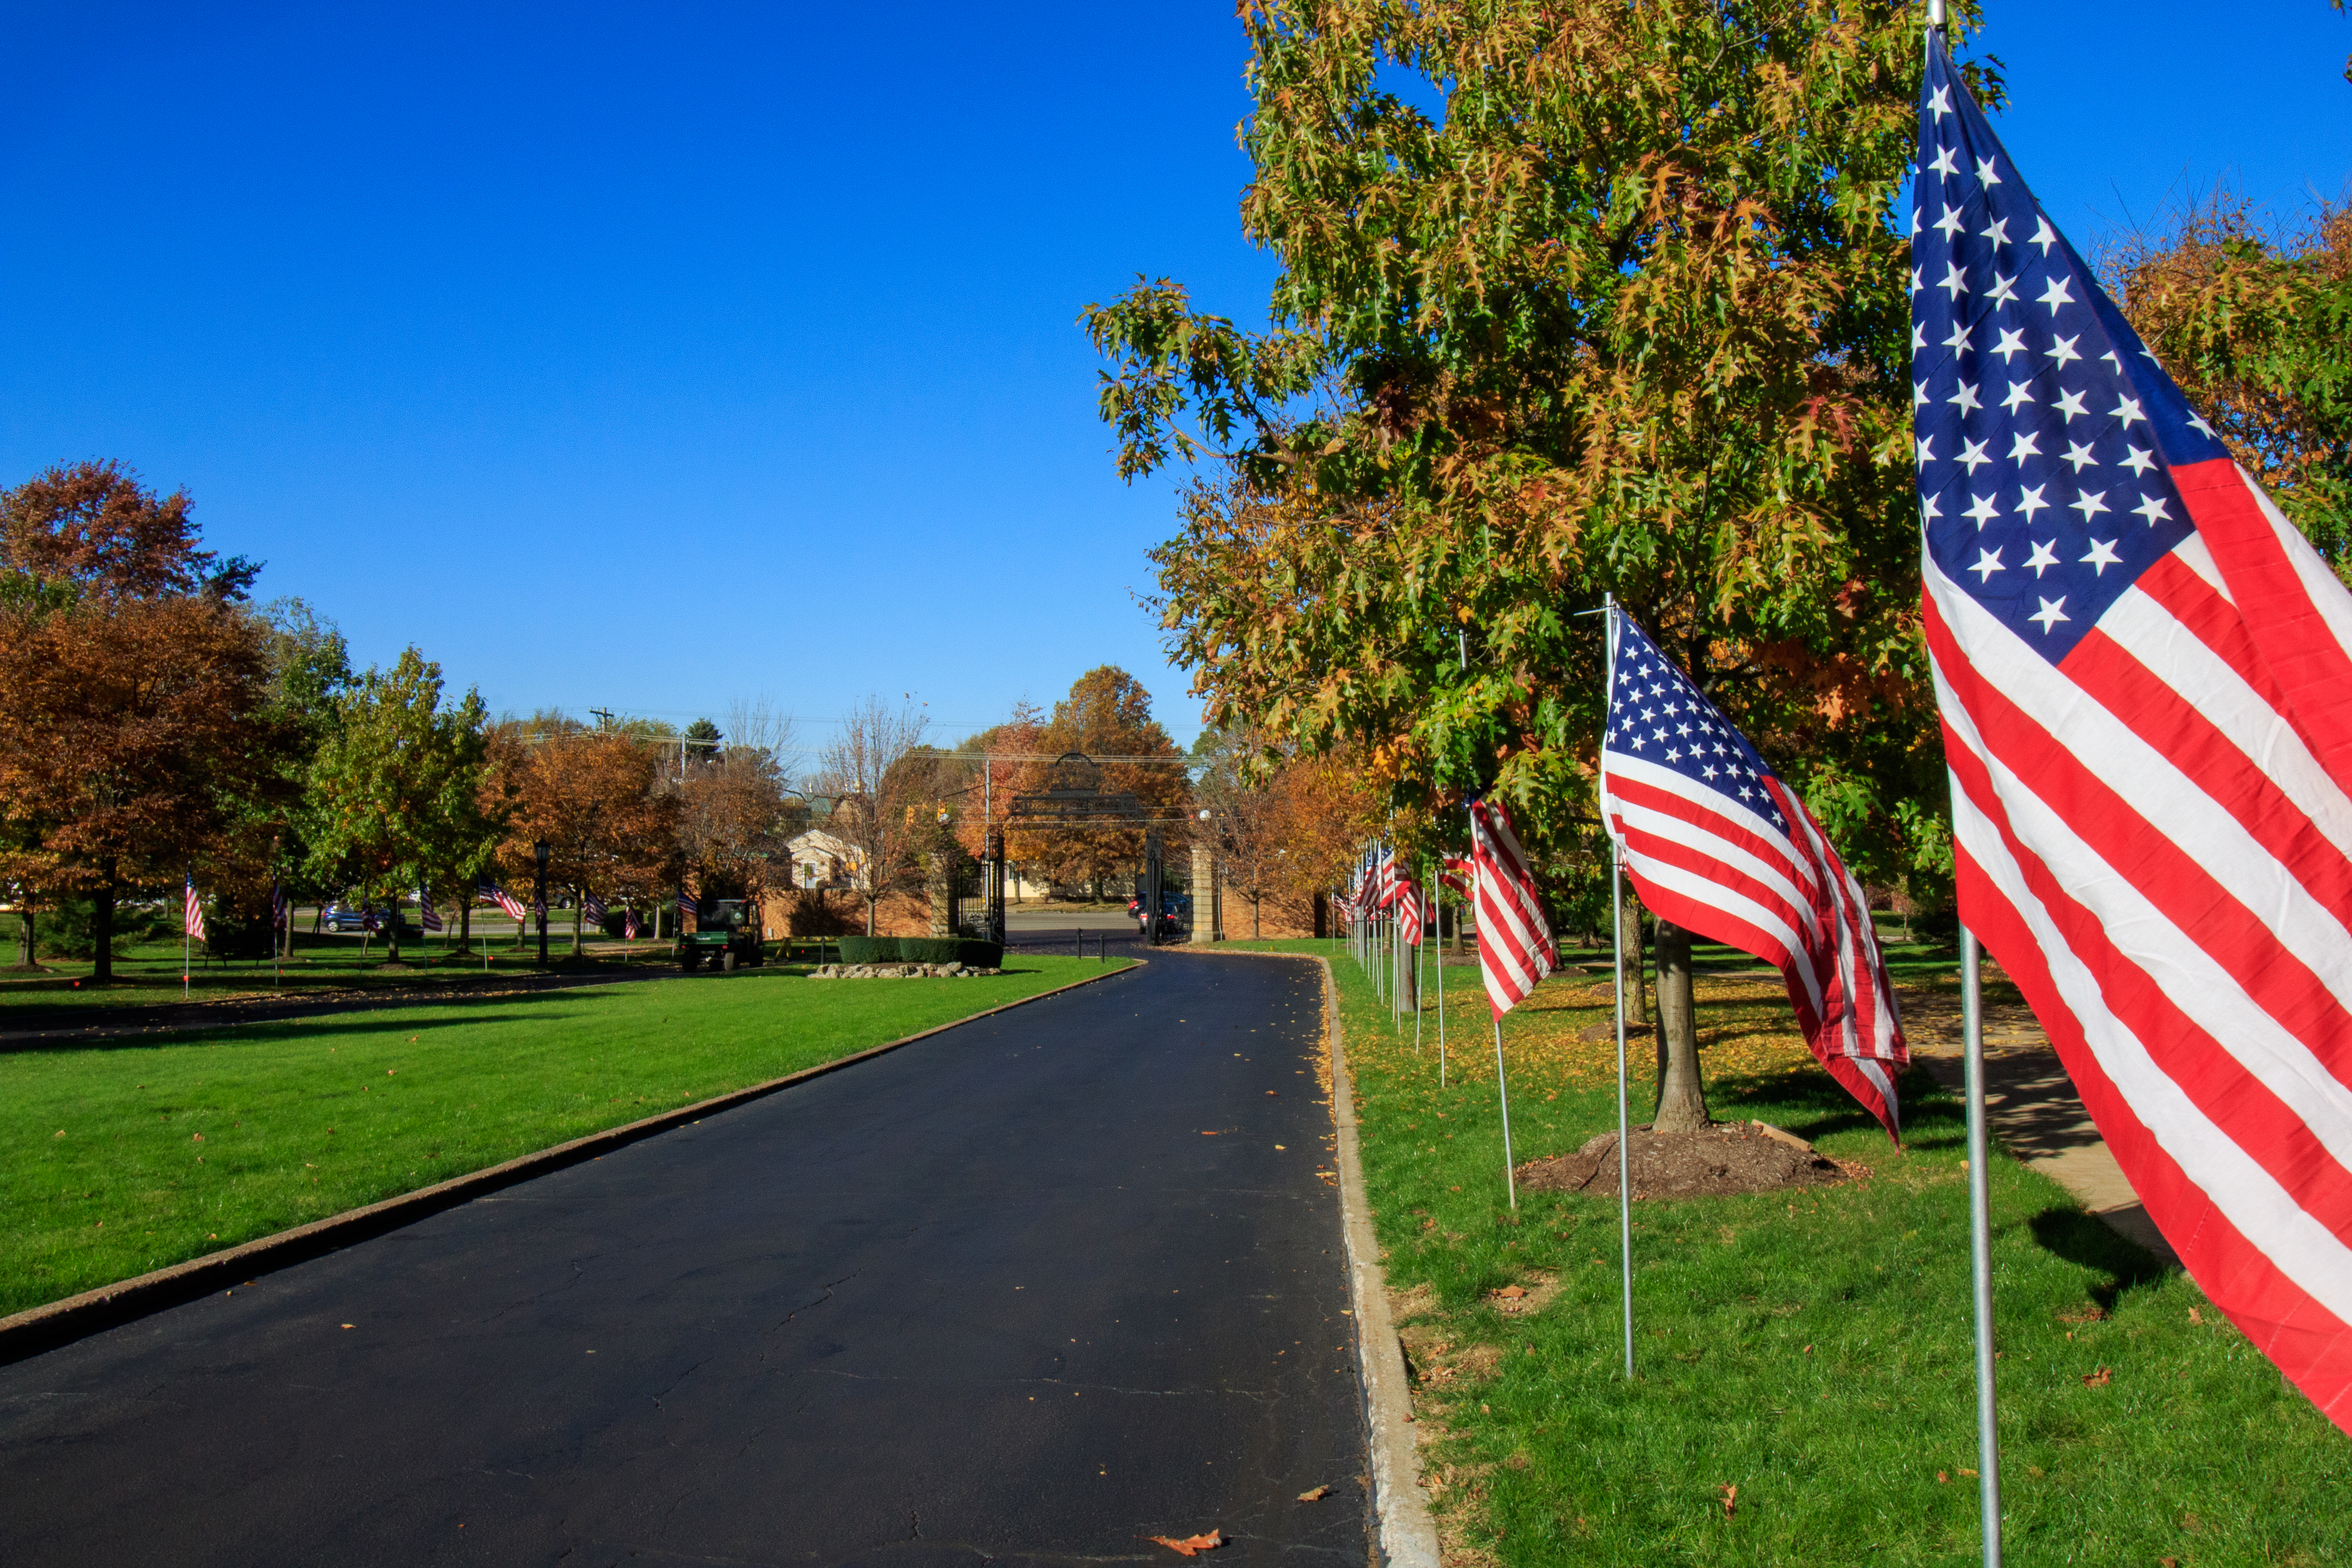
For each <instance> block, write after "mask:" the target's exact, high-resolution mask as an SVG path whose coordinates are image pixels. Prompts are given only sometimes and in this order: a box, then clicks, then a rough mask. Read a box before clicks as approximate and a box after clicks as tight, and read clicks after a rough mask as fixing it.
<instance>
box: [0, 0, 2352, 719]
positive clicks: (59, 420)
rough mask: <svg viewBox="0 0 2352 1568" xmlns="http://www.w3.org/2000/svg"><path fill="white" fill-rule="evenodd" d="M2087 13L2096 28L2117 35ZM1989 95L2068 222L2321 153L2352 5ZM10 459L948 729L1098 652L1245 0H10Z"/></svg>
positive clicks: (1145, 514) (275, 568)
mask: <svg viewBox="0 0 2352 1568" xmlns="http://www.w3.org/2000/svg"><path fill="white" fill-rule="evenodd" d="M2117 26H2122V27H2123V29H2124V31H2123V33H2122V34H2121V35H2120V36H2118V35H2117V34H2116V33H2113V32H2111V31H2110V29H2112V28H2116V27H2117ZM1979 47H1982V48H1984V49H1987V50H1990V52H1992V53H1994V54H1997V55H1999V56H2000V58H2002V60H2003V62H2004V63H2005V65H2006V67H2007V68H2008V76H2009V82H2010V89H2011V97H2012V100H2013V101H2012V105H2011V110H2010V111H2009V113H2008V114H2007V115H2006V116H2005V117H2003V119H2002V120H2001V121H2000V131H2001V133H2002V135H2003V137H2004V138H2005V139H2006V140H2007V142H2009V145H2010V147H2011V152H2012V153H2014V155H2015V156H2016V157H2017V159H2018V161H2019V163H2020V164H2021V167H2022V168H2023V169H2024V170H2025V171H2026V174H2027V175H2028V177H2029V179H2030V180H2031V181H2032V184H2033V185H2034V187H2035V189H2036V191H2037V193H2038V194H2039V195H2041V196H2042V199H2043V201H2044V202H2045V204H2047V205H2048V206H2049V207H2050V208H2051V210H2052V211H2053V213H2054V214H2055V215H2056V216H2057V217H2058V219H2059V221H2060V223H2061V224H2062V225H2063V226H2065V227H2066V228H2067V229H2068V230H2069V232H2070V234H2071V235H2072V236H2073V237H2074V239H2075V241H2076V243H2077V244H2078V245H2081V246H2084V247H2085V248H2087V247H2089V245H2090V244H2091V242H2092V241H2093V240H2094V239H2095V237H2096V236H2097V234H2098V232H2099V231H2100V230H2101V229H2102V228H2103V227H2105V226H2112V225H2114V224H2116V223H2118V222H2125V221H2129V220H2131V219H2133V218H2135V217H2137V218H2145V217H2147V216H2152V215H2153V214H2155V213H2156V212H2157V211H2158V209H2159V208H2160V207H2161V206H2162V205H2163V203H2164V202H2165V201H2166V200H2167V198H2168V196H2172V195H2178V194H2179V193H2180V192H2182V191H2184V190H2198V189H2202V188H2204V187H2206V186H2209V185H2210V184H2211V183H2212V182H2213V181H2214V180H2215V179H2216V178H2220V177H2228V178H2231V179H2232V180H2233V181H2234V182H2235V183H2237V184H2240V185H2241V186H2242V187H2243V188H2244V189H2245V190H2246V191H2247V192H2248V193H2249V194H2250V195H2254V196H2256V197H2258V198H2262V199H2264V200H2269V201H2273V202H2275V203H2279V204H2281V205H2293V204H2294V203H2296V202H2298V201H2302V200H2305V199H2307V197H2308V194H2309V193H2310V192H2312V191H2316V192H2318V193H2320V194H2323V195H2342V194H2343V193H2344V192H2345V190H2346V188H2347V180H2352V86H2347V85H2346V83H2345V82H2344V81H2343V79H2342V76H2341V72H2342V70H2343V67H2344V58H2345V55H2346V54H2347V51H2352V23H2347V21H2346V20H2345V19H2344V18H2342V17H2340V16H2336V15H2335V14H2333V13H2332V12H2330V11H2329V10H2328V9H2327V8H2326V5H2324V4H2322V0H2263V3H2256V4H2248V5H2242V6H2240V7H2238V8H2236V9H2235V10H2233V11H2231V12H2229V13H2227V14H2226V15H2224V16H2221V17H2218V18H2217V17H2216V16H2214V15H2213V14H2212V13H2211V12H2210V9H2208V8H2200V9H2198V10H2191V9H2190V8H2189V6H2188V5H2175V4H2169V3H2165V4H2146V5H2133V6H2130V7H2123V6H2113V7H2110V6H2093V5H2077V6H2053V5H2046V4H2043V5H2024V4H2020V3H2014V0H1995V3H1994V4H1993V5H1991V7H1990V18H1989V25H1988V26H1987V28H1986V31H1985V32H1984V34H1983V35H1982V36H1981V37H1980V39H1979ZM0 60H5V62H6V64H5V71H6V72H7V90H6V91H5V93H0V203H5V208H0V210H5V211H6V212H7V213H8V214H9V215H10V217H9V220H8V222H7V223H6V225H5V228H0V483H14V482H16V480H17V479H22V478H23V477H25V476H26V475H27V474H29V473H31V472H33V471H34V470H36V469H37V468H41V467H44V466H46V465H47V464H49V463H53V462H58V461H62V460H71V459H76V458H83V457H110V458H120V459H121V460H123V461H125V462H128V463H130V464H131V465H132V466H134V467H136V468H139V469H140V470H141V471H142V473H143V474H144V475H145V476H146V477H147V479H149V480H150V481H151V482H152V483H155V484H156V485H158V486H159V487H161V488H164V489H170V488H173V487H175V486H184V487H186V488H187V489H188V490H189V491H190V492H191V493H192V494H193V495H194V497H195V500H196V504H197V512H196V515H197V517H198V519H199V520H200V521H202V523H203V525H204V527H205V531H206V533H207V536H208V538H209V539H210V541H211V542H213V543H214V544H215V546H217V547H219V548H222V549H224V550H230V551H236V552H244V553H247V554H250V555H254V556H257V557H259V558H262V559H264V560H266V561H267V562H268V571H267V573H266V574H264V576H263V578H262V582H261V592H262V594H263V595H264V596H273V595H280V594H299V595H302V596H303V597H305V598H308V599H310V600H311V601H312V602H313V603H314V604H316V605H318V606H319V607H320V609H321V610H322V611H324V612H325V613H327V614H328V615H330V616H333V617H334V618H335V619H336V620H337V621H339V622H340V623H341V626H343V628H344V630H345V631H346V632H347V633H348V634H349V635H350V637H351V638H352V644H353V647H354V651H355V653H356V654H357V655H358V656H359V657H360V658H362V660H370V661H381V660H386V659H389V658H393V657H394V656H395V655H396V654H397V653H398V651H399V649H400V648H401V647H402V646H403V645H404V644H406V643H410V642H414V643H415V644H417V645H418V646H420V647H422V648H423V649H424V650H425V653H426V654H427V655H428V656H429V657H432V658H438V659H440V660H441V661H442V662H443V663H444V665H445V666H446V668H447V669H448V672H449V674H450V675H451V676H452V678H453V679H455V680H457V682H458V683H459V684H478V686H479V687H480V688H481V689H482V692H483V694H484V696H485V697H486V698H487V699H488V700H489V701H490V703H491V705H492V706H493V707H494V708H502V709H512V710H530V709H533V708H536V707H540V706H542V705H557V706H562V707H566V708H569V709H571V710H574V711H579V710H585V709H586V708H588V707H591V706H603V707H609V708H614V709H618V710H628V711H635V712H644V713H653V714H658V715H661V716H663V717H667V718H671V719H674V720H677V721H684V720H686V719H688V718H691V717H693V716H694V715H695V714H697V713H705V712H707V713H712V714H722V713H723V712H724V711H725V710H726V709H727V707H728V706H729V705H730V702H731V701H733V700H739V699H753V698H761V697H764V698H766V699H768V700H771V701H772V702H773V703H774V704H775V705H777V706H778V707H780V708H782V709H783V710H788V711H791V712H793V713H795V714H798V715H800V716H801V717H802V720H803V740H804V741H814V740H815V739H817V738H819V736H820V735H821V732H822V731H823V729H824V720H825V719H826V718H827V717H829V716H830V715H833V714H837V713H839V712H841V711H843V710H844V709H845V706H846V705H847V704H848V703H850V702H851V701H854V700H856V699H857V698H858V697H860V696H862V695H864V694H866V693H867V692H870V691H879V692H884V693H887V694H891V695H894V696H895V695H896V694H898V693H899V692H902V691H904V692H913V693H915V694H916V698H917V699H918V700H922V701H926V702H928V703H929V711H930V712H931V714H932V715H933V716H934V717H935V718H936V719H937V720H938V721H939V722H940V727H941V728H942V729H943V730H945V731H948V732H949V733H950V734H960V733H961V732H963V731H966V730H968V729H970V728H972V727H975V726H977V725H979V724H982V723H987V722H991V721H994V720H996V719H998V718H1000V717H1002V716H1003V713H1004V712H1005V711H1006V710H1008V709H1009V708H1010V706H1011V705H1012V704H1013V702H1014V701H1015V700H1019V699H1021V698H1023V697H1024V696H1025V697H1028V698H1031V699H1034V700H1039V701H1044V702H1050V701H1051V700H1053V699H1054V698H1055V696H1056V695H1058V694H1059V693H1060V692H1062V691H1063V690H1065V689H1066V688H1067V687H1068V685H1069V683H1070V681H1071V680H1072V679H1075V678H1076V676H1077V675H1078V674H1080V673H1081V672H1082V671H1084V670H1085V669H1087V668H1089V667H1091V666H1093V665H1096V664H1099V663H1103V662H1107V661H1108V662H1113V663H1118V664H1121V665H1124V666H1125V667H1127V668H1129V669H1130V670H1132V671H1134V672H1135V673H1136V674H1137V675H1138V676H1139V677H1140V678H1141V679H1143V680H1144V682H1145V683H1146V684H1147V685H1148V686H1149V687H1150V689H1152V691H1153V692H1154V694H1155V697H1156V698H1157V700H1158V702H1159V707H1160V712H1161V715H1162V717H1163V719H1164V720H1165V721H1166V722H1167V723H1168V725H1169V727H1170V729H1171V731H1174V732H1175V733H1176V734H1177V736H1178V737H1179V738H1180V739H1181V740H1185V741H1189V740H1190V739H1191V737H1192V735H1193V733H1194V732H1195V731H1197V728H1198V720H1197V716H1196V714H1195V712H1194V710H1193V705H1192V702H1191V701H1190V700H1187V699H1186V698H1185V696H1184V694H1183V693H1184V687H1185V679H1184V677H1183V676H1182V675H1181V673H1179V672H1177V671H1175V670H1172V669H1171V668H1168V666H1167V665H1166V664H1165V663H1164V661H1163V658H1162V657H1161V652H1160V635H1159V633H1158V632H1157V631H1156V629H1155V628H1154V627H1153V626H1152V625H1151V624H1150V618H1149V617H1148V616H1147V615H1146V614H1145V613H1144V612H1143V611H1142V610H1141V609H1140V608H1139V606H1138V605H1137V604H1136V601H1135V596H1134V595H1135V593H1136V591H1138V590H1140V589H1142V588H1145V587H1146V586H1148V583H1149V577H1148V566H1147V563H1145V562H1144V560H1143V555H1142V552H1143V551H1144V550H1145V549H1146V548H1147V547H1148V546H1149V545H1150V543H1152V542H1154V541H1156V540H1158V539H1160V538H1161V537H1163V536H1164V535H1165V534H1166V533H1167V532H1168V531H1169V528H1170V520H1171V513H1172V502H1171V488H1170V487H1169V486H1168V485H1166V484H1164V483H1158V482H1154V483H1150V484H1145V485H1139V486H1136V487H1134V488H1129V487H1127V486H1124V485H1122V484H1121V483H1120V482H1119V481H1118V478H1117V476H1116V475H1115V474H1114V473H1113V471H1112V468H1111V465H1110V460H1109V458H1108V452H1107V448H1108V444H1109V443H1108V436H1107V432H1106V431H1105V429H1104V427H1103V426H1101V425H1100V424H1099V423H1098V421H1097V419H1096V417H1095V413H1094V395H1095V372H1096V365H1095V362H1094V360H1093V357H1092V355H1091V354H1090V353H1088V351H1087V346H1086V344H1085V342H1084V340H1083V339H1082V337H1081V336H1080V334H1079V331H1078V330H1077V328H1076V325H1075V318H1076V315H1077V313H1078V311H1079V310H1080V309H1081V308H1082V307H1083V306H1084V305H1085V304H1086V303H1087V301H1089V300H1101V299H1107V298H1108V297H1109V296H1110V295H1112V294H1114V293H1116V292H1118V290H1119V289H1122V288H1124V287H1125V286H1126V285H1127V283H1128V282H1129V280H1130V279H1132V278H1133V276H1134V275H1135V274H1136V273H1137V272H1139V271H1143V272H1149V273H1151V274H1153V275H1159V274H1162V273H1166V274H1171V275H1173V276H1174V277H1176V278H1178V279H1182V280H1183V281H1185V282H1186V283H1188V284H1189V285H1191V286H1192V289H1193V290H1194V294H1195V297H1196V299H1198V300H1201V301H1202V303H1203V304H1205V305H1207V306H1209V307H1210V308H1213V309H1216V310H1223V311H1225V312H1227V313H1230V314H1233V315H1235V316H1236V317H1238V318H1240V319H1242V320H1244V321H1256V320H1258V319H1259V318H1260V316H1261V315H1262V312H1263V310H1264V301H1265V289H1266V286H1267V283H1268V281H1269V280H1270V279H1271V276H1272V267H1271V264H1270V262H1269V261H1268V259H1267V258H1265V257H1263V256H1261V255H1259V254H1257V253H1255V252H1254V251H1252V250H1251V249H1250V248H1249V247H1247V246H1246V245H1244V243H1243V242H1242V240H1241V239H1240V237H1239V235H1238V233H1237V229H1236V224H1235V218H1234V205H1235V198H1236V195H1237V193H1238V191H1239V188H1240V185H1241V184H1242V182H1243V180H1244V177H1245V174H1246V169H1245V166H1244V163H1243V161H1242V159H1241V156H1240V154H1239V153H1238V152H1237V151H1236V150H1235V148H1234V137H1233V130H1234V123H1235V122H1236V121H1238V120H1240V119H1241V117H1242V116H1243V114H1244V112H1245V111H1246V108H1247V102H1246V99H1245V97H1244V93H1243V90H1242V83H1241V69H1242V66H1243V63H1244V51H1243V48H1242V44H1241V38H1240V34H1239V30H1238V28H1237V27H1236V26H1235V25H1234V21H1233V19H1232V14H1231V7H1230V5H1226V4H1224V3H1223V0H1204V3H1202V4H1198V5H1101V4H1095V5H1027V6H1001V7H996V6H987V7H983V6H973V5H897V6H882V5H875V6H865V7H844V6H825V7H816V6H787V5H745V6H729V5H677V6H668V7H661V8H657V9H656V8H642V7H621V6H616V5H598V4H586V3H583V4H576V5H561V6H559V5H538V6H530V5H503V4H498V3H495V0H477V3H476V4H471V5H462V6H460V5H436V4H431V3H424V4H411V5H402V6H383V7H376V8H373V11H372V12H371V11H367V10H363V9H362V8H359V7H351V6H324V5H307V4H294V3H286V4H216V5H205V4H201V3H197V0H181V3H178V4H167V5H138V4H126V3H110V0H82V3H79V4H76V5H40V6H34V5H25V4H22V3H21V0H9V3H7V4H5V5H0Z"/></svg>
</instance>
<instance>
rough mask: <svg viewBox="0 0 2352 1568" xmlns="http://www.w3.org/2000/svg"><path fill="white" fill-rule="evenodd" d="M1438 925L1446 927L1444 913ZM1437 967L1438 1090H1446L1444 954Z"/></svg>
mask: <svg viewBox="0 0 2352 1568" xmlns="http://www.w3.org/2000/svg"><path fill="white" fill-rule="evenodd" d="M1435 896H1436V894H1435V893H1434V892H1432V894H1431V897H1433V898H1434V897H1435ZM1439 908H1440V909H1441V910H1443V908H1444V906H1443V905H1440V906H1439ZM1437 923H1438V924H1439V925H1440V926H1441V927H1442V926H1444V923H1445V919H1444V915H1443V914H1442V913H1441V914H1440V915H1439V917H1438V922H1437ZM1461 929H1462V916H1461V914H1460V912H1459V911H1456V912H1455V914H1454V930H1455V931H1460V930H1461ZM1436 967H1437V1087H1438V1088H1440V1089H1444V1087H1445V959H1444V955H1442V954H1441V955H1440V956H1439V958H1438V960H1437V966H1436Z"/></svg>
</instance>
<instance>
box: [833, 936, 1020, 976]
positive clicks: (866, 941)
mask: <svg viewBox="0 0 2352 1568" xmlns="http://www.w3.org/2000/svg"><path fill="white" fill-rule="evenodd" d="M836 945H837V946H839V947H840V949H841V962H842V963H962V964H967V965H969V966H971V968H973V969H997V968H1001V967H1003V963H1004V949H1003V946H1002V945H1001V944H1000V943H997V942H972V941H970V940H968V939H966V938H963V937H953V936H845V937H842V938H840V939H838V942H836Z"/></svg>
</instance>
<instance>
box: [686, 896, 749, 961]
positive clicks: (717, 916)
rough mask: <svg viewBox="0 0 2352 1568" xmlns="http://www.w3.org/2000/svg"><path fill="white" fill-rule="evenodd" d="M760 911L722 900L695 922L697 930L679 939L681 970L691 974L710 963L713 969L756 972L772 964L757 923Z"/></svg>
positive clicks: (741, 902)
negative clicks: (763, 966) (768, 961)
mask: <svg viewBox="0 0 2352 1568" xmlns="http://www.w3.org/2000/svg"><path fill="white" fill-rule="evenodd" d="M758 919H759V915H758V911H756V910H753V909H752V908H751V903H750V901H749V900H744V899H719V900H716V901H715V902H713V903H711V904H709V906H708V907H707V909H706V910H705V912H704V913H702V914H701V915H699V916H698V917H697V918H696V920H695V922H694V923H695V929H694V930H693V931H689V932H688V933H687V934H686V935H684V936H681V937H679V938H678V939H677V966H678V967H679V968H680V969H682V970H684V971H686V973H688V974H691V973H694V972H695V971H696V970H697V969H699V968H701V967H702V965H703V963H705V962H708V963H709V965H710V967H711V968H713V969H718V970H727V971H731V970H733V969H734V968H735V967H736V966H737V965H738V964H742V965H745V966H748V967H753V968H756V967H757V966H759V965H760V964H762V963H766V962H767V960H768V954H767V950H766V949H765V948H764V947H762V946H761V943H760V930H759V927H758V926H757V925H756V924H755V923H753V922H755V921H757V920H758Z"/></svg>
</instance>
